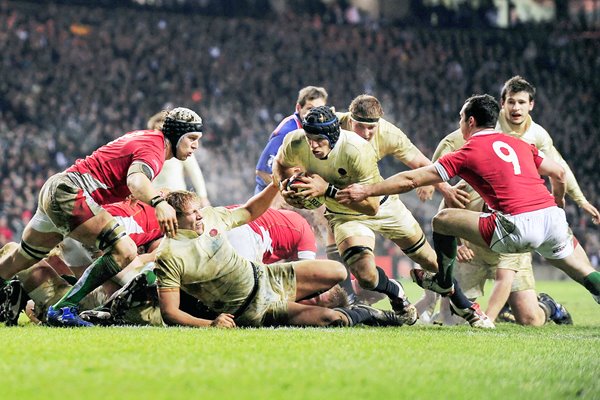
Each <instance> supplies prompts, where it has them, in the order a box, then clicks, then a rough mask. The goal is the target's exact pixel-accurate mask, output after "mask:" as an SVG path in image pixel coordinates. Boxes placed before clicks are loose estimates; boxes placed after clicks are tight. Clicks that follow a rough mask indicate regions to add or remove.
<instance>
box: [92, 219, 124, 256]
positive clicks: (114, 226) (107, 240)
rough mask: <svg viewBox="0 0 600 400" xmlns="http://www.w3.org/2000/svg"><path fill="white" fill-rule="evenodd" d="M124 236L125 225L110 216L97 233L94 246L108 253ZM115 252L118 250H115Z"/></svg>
mask: <svg viewBox="0 0 600 400" xmlns="http://www.w3.org/2000/svg"><path fill="white" fill-rule="evenodd" d="M124 237H127V232H125V227H124V226H123V225H121V223H120V222H119V221H118V220H117V219H116V218H111V219H110V220H109V221H108V222H107V223H106V225H104V227H103V228H102V230H101V231H100V233H99V234H98V237H97V238H96V247H98V249H100V250H101V251H104V252H105V253H109V252H111V251H112V250H113V247H114V246H115V245H116V244H117V243H118V242H119V241H121V240H122V239H123V238H124ZM130 240H131V239H130ZM117 252H119V251H118V250H117Z"/></svg>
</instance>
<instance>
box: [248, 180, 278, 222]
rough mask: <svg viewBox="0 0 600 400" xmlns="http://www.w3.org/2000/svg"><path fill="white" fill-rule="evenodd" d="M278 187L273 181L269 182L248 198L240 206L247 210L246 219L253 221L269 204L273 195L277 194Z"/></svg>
mask: <svg viewBox="0 0 600 400" xmlns="http://www.w3.org/2000/svg"><path fill="white" fill-rule="evenodd" d="M277 192H278V189H277V187H276V186H275V185H274V184H273V182H271V183H269V185H268V186H267V187H266V188H265V190H263V191H262V192H260V193H258V194H256V195H255V196H253V197H251V198H250V200H248V201H247V202H246V204H244V205H243V206H242V207H241V208H243V209H245V210H246V211H247V212H248V221H247V222H250V221H254V220H255V219H256V218H258V217H260V216H261V215H262V214H263V213H264V212H265V211H267V209H268V208H269V206H270V205H271V203H272V202H273V199H274V198H275V196H277Z"/></svg>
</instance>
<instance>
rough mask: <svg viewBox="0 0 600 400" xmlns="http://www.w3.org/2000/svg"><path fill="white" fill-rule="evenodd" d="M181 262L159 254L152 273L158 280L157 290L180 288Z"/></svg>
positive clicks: (175, 258)
mask: <svg viewBox="0 0 600 400" xmlns="http://www.w3.org/2000/svg"><path fill="white" fill-rule="evenodd" d="M182 265H183V260H180V259H179V258H177V257H174V256H173V257H164V256H162V255H161V254H160V253H159V254H158V256H157V257H156V268H155V269H154V272H155V273H156V276H157V278H158V283H157V284H158V288H159V289H176V288H179V287H181V276H182V274H183V268H182V267H181V266H182Z"/></svg>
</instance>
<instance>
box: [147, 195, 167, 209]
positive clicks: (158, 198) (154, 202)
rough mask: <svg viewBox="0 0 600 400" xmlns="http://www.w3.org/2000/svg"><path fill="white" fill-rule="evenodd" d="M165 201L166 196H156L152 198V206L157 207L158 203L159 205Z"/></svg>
mask: <svg viewBox="0 0 600 400" xmlns="http://www.w3.org/2000/svg"><path fill="white" fill-rule="evenodd" d="M163 201H165V198H164V197H162V196H160V195H159V196H154V197H153V198H152V199H151V200H150V206H152V207H154V208H156V206H157V205H159V204H160V203H162V202H163Z"/></svg>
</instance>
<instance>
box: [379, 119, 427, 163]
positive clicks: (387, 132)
mask: <svg viewBox="0 0 600 400" xmlns="http://www.w3.org/2000/svg"><path fill="white" fill-rule="evenodd" d="M379 129H380V140H381V141H382V142H383V143H382V147H383V149H382V156H383V155H384V154H392V155H393V156H394V158H395V159H397V160H398V161H400V162H402V163H403V164H406V165H408V163H409V162H411V161H412V160H413V159H414V158H415V157H416V156H417V155H419V154H421V151H420V150H419V149H417V147H416V146H415V145H414V144H413V142H412V141H411V140H410V139H409V138H408V136H406V134H405V133H404V132H402V130H401V129H400V128H398V127H397V126H396V125H394V124H392V123H391V122H388V121H386V120H384V119H380V120H379Z"/></svg>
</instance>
